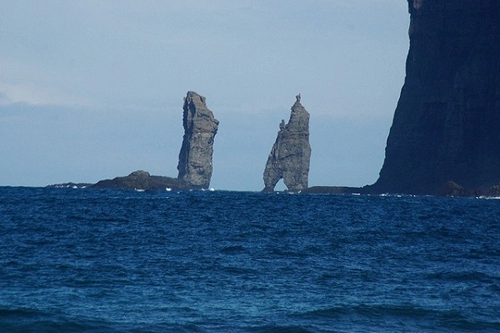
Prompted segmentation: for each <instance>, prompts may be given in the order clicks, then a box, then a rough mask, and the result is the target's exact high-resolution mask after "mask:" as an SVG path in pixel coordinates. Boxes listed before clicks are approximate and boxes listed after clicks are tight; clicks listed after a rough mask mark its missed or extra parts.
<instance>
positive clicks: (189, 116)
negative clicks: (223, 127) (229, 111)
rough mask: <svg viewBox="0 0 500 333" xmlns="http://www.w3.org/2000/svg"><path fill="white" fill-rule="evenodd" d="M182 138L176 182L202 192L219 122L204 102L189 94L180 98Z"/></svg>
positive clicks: (197, 96)
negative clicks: (182, 99) (182, 101)
mask: <svg viewBox="0 0 500 333" xmlns="http://www.w3.org/2000/svg"><path fill="white" fill-rule="evenodd" d="M183 110H184V112H183V126H184V137H183V140H182V146H181V151H180V153H179V164H178V165H177V170H179V175H178V177H177V178H178V179H179V181H180V182H182V183H183V184H184V185H185V186H186V187H188V188H191V189H206V188H208V187H209V186H210V180H211V178H212V171H213V167H212V154H213V145H214V138H215V135H216V134H217V129H218V125H219V121H218V120H217V119H215V118H214V115H213V113H212V111H210V110H209V109H208V108H207V105H206V99H205V97H203V96H200V95H198V94H197V93H195V92H193V91H189V92H188V93H187V96H186V97H185V98H184V106H183Z"/></svg>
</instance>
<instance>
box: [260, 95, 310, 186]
mask: <svg viewBox="0 0 500 333" xmlns="http://www.w3.org/2000/svg"><path fill="white" fill-rule="evenodd" d="M310 159H311V146H310V144H309V113H308V112H307V110H306V109H305V108H304V107H303V106H302V104H301V103H300V94H299V95H297V101H296V102H295V104H294V105H293V106H292V112H291V114H290V120H289V121H288V124H285V121H284V120H282V121H281V124H280V130H279V132H278V137H277V138H276V142H275V143H274V145H273V147H272V149H271V153H270V154H269V157H268V159H267V163H266V167H265V170H264V185H265V188H264V190H263V191H264V192H272V191H274V187H275V186H276V184H277V183H278V181H279V180H280V179H283V182H284V183H285V185H286V187H287V188H288V191H290V192H300V191H302V190H303V189H306V188H307V185H308V177H309V163H310Z"/></svg>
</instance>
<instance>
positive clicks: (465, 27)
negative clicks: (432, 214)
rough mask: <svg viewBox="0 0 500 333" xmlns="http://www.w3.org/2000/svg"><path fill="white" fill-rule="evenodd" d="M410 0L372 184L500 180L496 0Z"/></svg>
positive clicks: (429, 188)
mask: <svg viewBox="0 0 500 333" xmlns="http://www.w3.org/2000/svg"><path fill="white" fill-rule="evenodd" d="M408 3H409V12H410V16H411V23H410V28H409V37H410V49H409V52H408V58H407V63H406V79H405V83H404V86H403V89H402V91H401V96H400V99H399V102H398V105H397V108H396V111H395V114H394V120H393V124H392V127H391V131H390V134H389V137H388V139H387V146H386V156H385V161H384V165H383V167H382V170H381V171H380V177H379V179H378V181H377V182H376V183H375V184H374V185H373V186H371V191H375V192H398V193H411V194H436V192H437V191H438V190H439V189H440V188H442V186H443V185H444V184H447V183H448V182H450V181H452V182H453V183H454V184H456V185H457V186H462V187H463V188H465V189H466V190H468V191H475V190H483V189H486V188H491V187H492V186H493V185H495V184H498V183H499V181H500V24H499V22H500V9H499V8H500V1H498V0H474V1H471V0H409V1H408ZM448 184H450V183H448Z"/></svg>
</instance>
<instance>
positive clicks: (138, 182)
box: [89, 170, 185, 190]
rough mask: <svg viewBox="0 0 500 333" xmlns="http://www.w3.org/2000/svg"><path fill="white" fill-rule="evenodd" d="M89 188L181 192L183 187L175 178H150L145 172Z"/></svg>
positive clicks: (109, 180)
mask: <svg viewBox="0 0 500 333" xmlns="http://www.w3.org/2000/svg"><path fill="white" fill-rule="evenodd" d="M89 187H91V188H116V189H136V190H166V189H169V190H183V189H185V186H184V185H183V184H182V183H180V182H179V181H178V180H177V179H176V178H170V177H164V176H151V175H150V174H149V172H147V171H142V170H138V171H134V172H132V173H131V174H130V175H128V176H125V177H116V178H113V179H105V180H101V181H99V182H97V183H96V184H94V185H91V186H89Z"/></svg>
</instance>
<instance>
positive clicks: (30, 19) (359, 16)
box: [0, 0, 409, 191]
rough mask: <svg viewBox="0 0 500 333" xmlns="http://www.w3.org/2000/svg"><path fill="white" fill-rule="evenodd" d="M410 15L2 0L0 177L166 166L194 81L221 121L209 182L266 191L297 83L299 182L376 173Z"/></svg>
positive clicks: (122, 0)
mask: <svg viewBox="0 0 500 333" xmlns="http://www.w3.org/2000/svg"><path fill="white" fill-rule="evenodd" d="M408 25H409V15H408V8H407V1H406V0H371V1H365V0H308V1H298V0H211V1H208V0H141V1H137V0H85V1H81V0H44V1H38V0H16V1H11V0H0V45H1V47H0V156H1V159H0V186H45V185H48V184H55V183H64V182H89V183H95V182H97V181H99V180H101V179H110V178H114V177H117V176H125V175H128V174H129V173H131V172H132V171H135V170H146V171H148V172H150V173H151V174H152V175H163V176H171V177H176V176H177V173H178V171H177V162H178V155H179V151H180V147H181V143H182V135H183V131H184V130H183V128H182V105H183V97H184V96H186V93H187V92H188V91H191V90H192V91H196V92H197V93H199V94H200V95H203V96H205V97H206V101H207V106H208V108H209V109H210V110H211V111H212V112H213V113H214V115H215V117H216V118H217V119H218V120H219V122H220V124H219V131H218V133H217V135H216V137H215V143H214V155H213V166H214V171H213V175H212V182H211V187H213V188H215V189H219V190H240V191H260V190H262V189H263V188H264V183H263V180H262V174H263V171H264V167H265V164H266V161H267V157H268V155H269V152H270V151H271V147H272V145H273V143H274V141H275V139H276V136H277V133H278V130H279V124H280V122H281V119H285V121H288V119H289V116H290V108H291V106H292V105H293V103H294V102H295V96H296V95H297V94H298V93H300V94H301V96H302V99H301V103H302V105H303V106H304V107H305V108H306V109H307V110H308V112H309V113H310V115H311V118H310V144H311V147H312V155H311V165H310V171H309V186H317V185H331V186H333V185H339V186H340V185H342V186H364V185H367V184H372V183H374V182H375V181H376V180H377V178H378V173H379V171H380V169H381V167H382V164H383V160H384V154H385V152H384V149H385V144H386V140H387V136H388V133H389V129H390V126H391V123H392V117H393V114H394V110H395V108H396V104H397V101H398V98H399V94H400V91H401V88H402V85H403V82H404V76H405V72H404V69H405V60H406V54H407V51H408V35H407V31H408ZM284 188H285V187H284V185H283V184H282V182H280V183H279V184H278V186H277V189H284Z"/></svg>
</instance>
